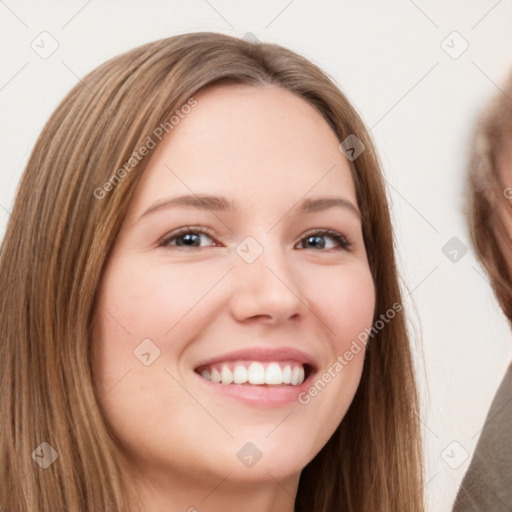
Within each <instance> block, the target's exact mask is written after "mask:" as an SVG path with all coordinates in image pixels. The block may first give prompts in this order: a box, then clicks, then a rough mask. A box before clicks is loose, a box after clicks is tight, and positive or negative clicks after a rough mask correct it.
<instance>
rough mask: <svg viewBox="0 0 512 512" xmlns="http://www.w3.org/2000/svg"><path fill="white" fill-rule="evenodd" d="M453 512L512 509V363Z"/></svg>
mask: <svg viewBox="0 0 512 512" xmlns="http://www.w3.org/2000/svg"><path fill="white" fill-rule="evenodd" d="M452 512H512V364H511V365H510V366H509V367H508V370H507V372H506V374H505V377H504V378H503V380H502V382H501V384H500V387H499V388H498V391H497V392H496V396H495V397H494V400H493V402H492V404H491V408H490V409H489V412H488V414H487V418H486V420H485V424H484V427H483V429H482V433H481V434H480V439H479V440H478V443H477V445H476V449H475V453H474V455H473V458H472V460H471V464H470V465H469V468H468V470H467V472H466V475H465V476H464V479H463V480H462V484H461V486H460V489H459V492H458V493H457V497H456V499H455V503H454V505H453V509H452Z"/></svg>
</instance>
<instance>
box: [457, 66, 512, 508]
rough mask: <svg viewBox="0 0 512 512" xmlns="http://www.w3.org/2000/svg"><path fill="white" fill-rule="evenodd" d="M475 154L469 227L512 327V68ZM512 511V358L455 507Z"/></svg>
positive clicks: (482, 125)
mask: <svg viewBox="0 0 512 512" xmlns="http://www.w3.org/2000/svg"><path fill="white" fill-rule="evenodd" d="M471 148H472V149H471V154H470V159H469V173H468V174H469V175H468V182H469V206H470V208H469V228H470V232H471V238H472V241H473V245H474V247H475V249H476V253H477V255H478V258H479V259H480V261H481V263H482V264H483V266H484V268H485V270H486V272H487V274H488V276H489V279H490V282H491V285H492V287H493V290H494V293H495V295H496V297H497V299H498V302H499V304H500V306H501V308H502V310H503V312H504V313H505V315H506V317H507V319H508V321H509V323H510V325H511V327H512V72H511V73H510V74H509V76H508V79H507V81H506V84H505V87H504V88H502V90H501V91H500V92H499V93H498V94H497V95H496V97H495V98H494V99H493V100H492V101H491V103H490V104H489V105H488V106H487V108H486V109H485V110H484V111H483V112H482V114H481V115H480V117H479V119H478V121H477V123H476V126H475V130H474V134H473V139H472V144H471ZM477 511H482V512H510V511H512V363H511V364H510V365H509V367H508V369H507V372H506V373H505V376H504V378H503V380H502V382H501V384H500V387H499V389H498V391H497V392H496V395H495V397H494V400H493V402H492V404H491V407H490V409H489V412H488V414H487V418H486V420H485V424H484V426H483V429H482V432H481V435H480V438H479V440H478V443H477V446H476V449H475V453H474V455H473V458H472V460H471V463H470V466H469V469H468V471H467V473H466V475H465V476H464V479H463V481H462V484H461V486H460V489H459V491H458V494H457V497H456V499H455V503H454V506H453V510H452V512H477Z"/></svg>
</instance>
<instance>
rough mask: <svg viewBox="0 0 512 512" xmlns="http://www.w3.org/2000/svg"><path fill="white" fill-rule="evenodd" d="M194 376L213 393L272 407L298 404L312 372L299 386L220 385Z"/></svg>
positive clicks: (309, 383) (308, 383)
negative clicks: (299, 396)
mask: <svg viewBox="0 0 512 512" xmlns="http://www.w3.org/2000/svg"><path fill="white" fill-rule="evenodd" d="M194 375H196V376H197V378H198V379H199V380H200V381H201V382H202V383H203V384H204V385H205V386H207V388H208V389H211V390H212V391H213V392H214V393H219V394H220V395H222V396H225V397H227V398H233V399H235V400H238V401H239V402H242V403H245V404H248V405H252V406H258V405H259V406H264V407H272V406H280V405H286V404H290V403H293V402H298V401H299V400H298V395H300V394H301V393H304V392H305V391H306V390H307V389H308V388H309V387H310V385H311V381H312V378H313V376H314V372H311V373H310V374H309V375H308V378H307V379H306V380H305V381H304V382H303V383H302V384H301V385H300V386H292V385H281V386H280V385H267V386H261V385H245V384H221V383H218V382H212V381H211V380H208V379H205V378H204V377H202V376H201V375H199V374H198V373H196V372H194Z"/></svg>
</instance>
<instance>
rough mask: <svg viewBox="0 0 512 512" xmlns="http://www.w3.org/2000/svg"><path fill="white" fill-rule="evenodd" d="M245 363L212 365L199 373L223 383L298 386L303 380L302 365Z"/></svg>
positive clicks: (205, 377)
mask: <svg viewBox="0 0 512 512" xmlns="http://www.w3.org/2000/svg"><path fill="white" fill-rule="evenodd" d="M247 364H248V362H246V363H245V364H242V363H235V364H234V366H233V365H231V368H233V369H232V370H231V369H230V367H229V366H228V364H222V366H219V365H217V366H213V365H212V366H211V367H209V368H208V369H204V370H203V371H202V372H201V375H202V376H203V378H204V379H207V380H210V381H212V382H216V383H222V384H224V385H229V384H245V383H249V384H254V385H261V384H268V385H281V384H290V385H292V386H299V385H300V384H302V383H303V382H304V377H305V372H304V366H302V365H291V364H285V365H283V363H281V364H280V363H277V362H270V363H268V364H267V365H266V368H265V366H264V365H263V364H261V363H259V362H257V361H253V362H251V363H250V364H249V366H247ZM292 367H293V368H292Z"/></svg>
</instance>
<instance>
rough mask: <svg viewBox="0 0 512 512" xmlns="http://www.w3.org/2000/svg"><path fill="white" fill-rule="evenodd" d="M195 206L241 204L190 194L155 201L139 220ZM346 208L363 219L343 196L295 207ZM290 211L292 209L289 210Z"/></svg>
mask: <svg viewBox="0 0 512 512" xmlns="http://www.w3.org/2000/svg"><path fill="white" fill-rule="evenodd" d="M173 207H182V208H195V209H197V210H209V211H215V212H228V213H237V212H239V211H240V206H239V204H238V203H236V201H229V200H228V199H226V198H225V197H222V196H211V195H204V194H190V195H184V196H176V197H169V198H165V199H161V200H159V201H156V202H155V203H153V204H152V205H151V206H150V207H149V208H148V209H147V210H146V211H145V212H144V213H143V214H142V215H141V216H140V217H139V218H138V220H137V222H138V221H139V220H141V219H142V218H143V217H145V216H146V215H148V214H150V213H153V212H155V211H159V210H163V209H168V208H173ZM335 207H339V208H344V209H346V210H349V211H350V212H352V213H354V214H355V215H356V216H357V217H358V218H359V219H361V213H360V212H359V209H358V208H357V207H356V206H355V205H354V204H353V203H352V202H351V201H349V200H348V199H344V198H342V197H316V198H306V199H304V200H302V201H301V202H300V203H299V204H298V205H297V206H295V207H294V208H293V210H295V212H296V214H299V215H300V214H306V213H314V212H320V211H324V210H328V209H330V208H335ZM289 211H290V210H289Z"/></svg>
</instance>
